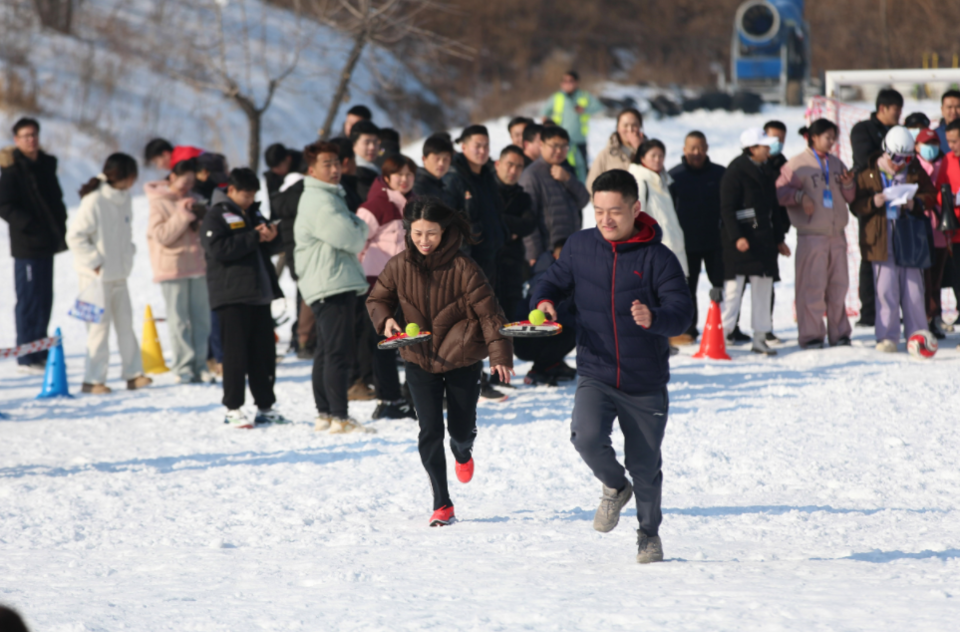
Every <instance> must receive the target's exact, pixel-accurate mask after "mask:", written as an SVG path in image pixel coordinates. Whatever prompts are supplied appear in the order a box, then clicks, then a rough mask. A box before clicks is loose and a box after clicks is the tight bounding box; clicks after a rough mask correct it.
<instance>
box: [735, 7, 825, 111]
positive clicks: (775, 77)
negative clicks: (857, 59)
mask: <svg viewBox="0 0 960 632" xmlns="http://www.w3.org/2000/svg"><path fill="white" fill-rule="evenodd" d="M730 65H731V68H730V77H731V79H732V82H733V89H734V90H744V91H749V92H753V93H756V94H759V95H760V96H761V97H763V99H764V101H775V102H778V103H784V104H787V105H800V104H801V102H802V100H803V91H804V87H805V86H809V85H810V25H809V24H807V22H806V21H805V20H804V19H803V0H747V1H746V2H744V3H743V4H741V5H740V8H738V9H737V14H736V18H735V19H734V25H733V41H732V44H731V50H730Z"/></svg>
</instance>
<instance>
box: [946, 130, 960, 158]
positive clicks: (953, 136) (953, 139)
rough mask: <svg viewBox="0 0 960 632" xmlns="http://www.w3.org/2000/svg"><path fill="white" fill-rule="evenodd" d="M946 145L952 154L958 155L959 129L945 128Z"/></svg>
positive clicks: (959, 149)
mask: <svg viewBox="0 0 960 632" xmlns="http://www.w3.org/2000/svg"><path fill="white" fill-rule="evenodd" d="M947 145H949V146H950V151H951V152H952V153H953V155H954V156H960V131H957V130H955V129H951V130H947Z"/></svg>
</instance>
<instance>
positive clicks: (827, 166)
mask: <svg viewBox="0 0 960 632" xmlns="http://www.w3.org/2000/svg"><path fill="white" fill-rule="evenodd" d="M810 151H812V152H813V157H814V158H816V159H817V164H818V165H820V171H822V172H823V176H824V177H825V178H826V179H827V184H826V187H825V188H827V189H829V188H830V156H827V157H826V159H825V160H824V161H823V162H821V161H820V154H818V153H817V150H816V149H811V150H810ZM824 163H826V164H824Z"/></svg>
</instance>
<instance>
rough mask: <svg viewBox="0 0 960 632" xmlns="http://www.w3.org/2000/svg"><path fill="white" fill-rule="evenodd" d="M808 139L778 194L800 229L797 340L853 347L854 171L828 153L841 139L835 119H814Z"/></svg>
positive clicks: (813, 345)
mask: <svg viewBox="0 0 960 632" xmlns="http://www.w3.org/2000/svg"><path fill="white" fill-rule="evenodd" d="M808 139H809V140H808V145H809V146H808V148H807V149H806V150H804V151H803V152H802V153H800V154H797V155H796V156H794V157H793V158H791V159H790V160H789V161H788V162H787V164H785V165H784V166H783V167H782V168H781V170H780V177H779V178H778V179H777V198H778V199H779V201H780V204H782V205H783V206H785V207H786V209H787V213H788V214H789V216H790V223H791V224H792V225H793V226H794V227H795V228H796V229H797V266H796V307H797V329H798V331H799V336H798V342H799V344H800V346H801V347H802V348H804V349H822V348H823V337H824V335H826V336H827V340H828V342H829V343H830V345H831V346H838V345H839V346H849V345H850V334H851V333H852V331H853V329H852V327H851V326H850V320H849V319H848V318H847V310H846V305H845V303H844V301H845V299H846V296H847V290H848V289H849V286H850V275H849V272H848V269H847V238H846V235H845V234H844V230H845V229H846V226H847V222H848V221H849V217H850V216H849V214H848V213H847V204H849V203H850V202H853V199H854V197H855V195H856V184H855V183H854V175H853V172H851V171H847V167H846V165H844V164H843V162H841V161H840V159H839V158H838V157H837V156H835V155H833V154H831V153H830V150H832V149H833V147H834V145H836V143H837V126H836V125H835V124H834V123H833V122H832V121H828V120H827V119H818V120H816V121H814V122H813V123H812V124H811V125H810V128H809V136H808ZM824 312H826V314H827V326H826V327H824V324H823V314H824Z"/></svg>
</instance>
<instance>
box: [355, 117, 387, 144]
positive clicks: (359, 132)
mask: <svg viewBox="0 0 960 632" xmlns="http://www.w3.org/2000/svg"><path fill="white" fill-rule="evenodd" d="M366 135H369V136H376V137H377V138H380V128H379V127H377V126H376V125H375V124H374V123H372V122H370V121H357V122H356V123H354V124H353V127H351V128H350V142H351V143H352V144H354V145H356V144H357V141H358V140H360V137H361V136H366Z"/></svg>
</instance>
